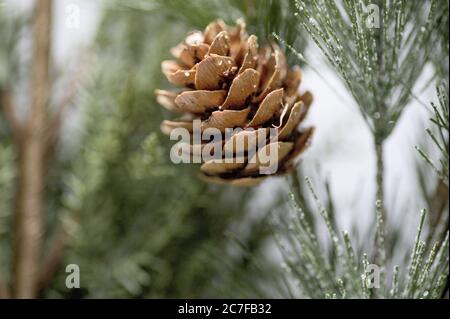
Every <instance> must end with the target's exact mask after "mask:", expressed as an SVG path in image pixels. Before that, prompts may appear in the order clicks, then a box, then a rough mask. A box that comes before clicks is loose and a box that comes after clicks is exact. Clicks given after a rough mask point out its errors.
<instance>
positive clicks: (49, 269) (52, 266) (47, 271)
mask: <svg viewBox="0 0 450 319" xmlns="http://www.w3.org/2000/svg"><path fill="white" fill-rule="evenodd" d="M67 239H68V235H67V232H66V231H65V230H64V229H61V230H59V231H58V232H57V233H56V236H55V238H54V239H53V242H52V243H51V246H50V252H49V254H48V256H47V258H46V259H45V261H44V263H43V265H42V268H41V270H40V273H39V291H43V290H44V289H45V288H47V287H48V285H49V284H50V282H51V280H52V278H53V277H54V275H55V273H56V272H57V270H58V268H59V266H60V264H61V261H62V259H63V257H64V250H65V247H66V243H67Z"/></svg>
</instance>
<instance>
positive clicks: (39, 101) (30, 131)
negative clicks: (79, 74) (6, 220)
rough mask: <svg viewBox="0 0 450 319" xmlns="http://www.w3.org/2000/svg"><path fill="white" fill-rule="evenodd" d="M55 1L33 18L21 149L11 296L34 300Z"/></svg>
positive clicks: (42, 1) (42, 3) (40, 5)
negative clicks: (31, 50)
mask: <svg viewBox="0 0 450 319" xmlns="http://www.w3.org/2000/svg"><path fill="white" fill-rule="evenodd" d="M51 21H52V0H38V1H36V6H35V9H34V16H33V26H32V32H33V55H32V63H31V72H30V101H31V106H30V112H29V114H28V116H27V121H26V127H25V128H24V134H23V135H24V136H23V141H22V143H21V147H20V148H19V156H18V178H17V189H16V193H15V196H16V207H15V212H14V234H13V240H14V246H13V267H12V269H13V274H12V296H13V297H14V298H35V297H36V296H37V293H38V284H39V277H38V276H39V265H40V262H41V260H40V259H41V252H42V233H43V231H42V228H43V218H42V213H43V190H44V185H45V164H44V154H45V127H46V120H47V112H48V102H49V95H50V87H51V82H50V76H49V69H50V51H51V30H52V22H51Z"/></svg>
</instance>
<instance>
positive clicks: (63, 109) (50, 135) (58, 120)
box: [46, 66, 83, 154]
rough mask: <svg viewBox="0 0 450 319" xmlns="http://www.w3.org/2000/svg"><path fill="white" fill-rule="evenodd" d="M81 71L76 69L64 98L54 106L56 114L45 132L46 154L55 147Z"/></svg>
mask: <svg viewBox="0 0 450 319" xmlns="http://www.w3.org/2000/svg"><path fill="white" fill-rule="evenodd" d="M82 70H83V68H82V67H81V66H80V67H77V71H76V72H75V73H74V74H73V75H72V79H71V80H70V81H69V83H68V85H67V88H66V90H65V92H66V94H64V96H63V97H62V98H61V100H60V101H59V102H58V103H57V104H56V106H55V109H56V113H55V115H54V116H53V118H52V119H51V121H50V124H49V125H48V127H47V131H46V152H47V153H48V154H51V153H52V151H53V149H54V147H55V144H56V142H57V140H58V136H59V132H60V129H61V125H62V121H63V119H64V115H65V114H66V113H67V111H68V110H69V106H70V105H71V104H72V101H73V98H74V97H75V95H76V93H77V91H78V90H77V85H78V82H79V79H80V77H81V73H82Z"/></svg>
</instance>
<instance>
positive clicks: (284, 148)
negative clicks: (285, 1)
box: [155, 20, 314, 186]
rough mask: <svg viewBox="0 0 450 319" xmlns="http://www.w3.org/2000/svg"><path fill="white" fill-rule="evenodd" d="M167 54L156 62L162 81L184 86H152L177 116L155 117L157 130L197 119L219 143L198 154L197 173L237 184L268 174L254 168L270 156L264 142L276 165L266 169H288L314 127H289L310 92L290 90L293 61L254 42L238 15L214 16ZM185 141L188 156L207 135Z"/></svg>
mask: <svg viewBox="0 0 450 319" xmlns="http://www.w3.org/2000/svg"><path fill="white" fill-rule="evenodd" d="M171 53H172V55H173V56H174V57H175V58H176V59H177V60H178V61H173V60H169V61H163V62H162V72H163V73H164V74H165V76H166V77H167V79H168V80H169V82H171V83H173V84H175V85H177V86H180V87H184V89H182V90H177V91H165V90H156V92H155V93H156V96H157V100H158V102H159V103H160V104H161V105H162V106H164V107H165V108H167V109H168V110H170V111H172V112H177V113H181V114H182V117H181V118H180V119H179V120H175V121H163V123H162V124H161V129H162V131H163V132H164V133H166V134H170V133H171V132H172V131H173V130H174V129H176V128H185V129H187V130H188V131H189V132H190V134H192V133H193V131H194V128H195V125H194V123H195V122H194V120H200V121H201V125H199V128H200V129H201V131H202V132H205V130H206V129H208V128H215V129H218V130H220V134H221V135H222V141H223V142H222V141H219V142H218V143H216V145H217V144H218V145H219V148H220V151H221V152H220V153H219V154H215V153H214V151H212V152H211V151H210V152H211V155H215V157H214V159H209V160H206V161H205V160H204V159H202V160H201V162H202V163H203V164H202V166H201V168H200V176H201V177H202V178H203V179H205V180H207V181H210V182H215V183H230V184H233V185H243V186H244V185H246V186H249V185H255V184H258V183H259V182H261V181H262V180H263V179H264V178H266V177H267V176H268V175H267V172H264V173H261V167H262V166H263V164H264V163H263V161H262V160H261V159H262V158H263V157H262V154H263V153H261V152H267V153H264V154H269V155H270V152H271V151H270V150H272V148H270V147H269V144H271V145H272V146H273V147H276V149H277V153H276V156H277V157H276V160H275V161H276V171H272V172H270V175H281V174H286V173H288V172H290V171H291V170H292V169H294V167H295V164H294V159H295V158H296V157H297V156H298V155H299V154H300V153H301V152H302V151H303V150H305V149H306V147H307V146H308V145H309V142H310V139H311V137H312V135H313V132H314V128H312V127H311V128H307V129H305V130H303V131H301V132H300V131H298V129H297V127H298V125H299V123H300V122H301V121H302V120H303V119H304V118H305V116H306V114H307V112H308V109H309V107H310V105H311V103H312V99H313V97H312V94H311V93H310V92H305V93H304V94H302V95H300V94H299V93H298V87H299V85H300V82H301V79H302V73H301V70H300V68H299V67H297V66H295V67H293V68H292V69H289V68H288V65H287V61H286V58H285V56H284V54H283V53H282V51H281V50H280V48H279V47H278V46H277V45H276V44H274V43H272V44H270V45H268V46H265V47H264V48H258V43H257V38H256V36H254V35H251V36H248V35H247V33H246V31H245V24H244V23H243V22H240V21H238V22H237V25H236V26H235V27H228V26H227V25H225V23H224V22H223V21H221V20H218V21H214V22H212V23H211V24H209V25H208V26H207V27H206V29H205V31H204V32H192V33H190V34H189V35H188V36H187V37H186V39H185V41H184V42H183V43H181V44H179V45H178V46H176V47H174V48H173V49H172V50H171ZM235 128H241V129H242V130H241V131H240V132H238V133H235V134H234V135H232V136H231V138H228V140H227V139H226V136H225V135H226V134H225V133H226V130H227V129H235ZM270 128H273V129H277V130H276V136H273V135H270V130H269V129H270ZM272 133H273V131H272ZM261 138H262V139H263V143H264V142H265V143H266V145H267V146H265V147H260V144H258V149H256V146H255V143H256V140H258V143H259V142H261ZM194 140H195V139H194ZM237 141H240V142H239V143H238V142H237ZM242 141H243V143H241V142H242ZM274 143H275V144H274ZM190 144H191V145H190V147H188V151H187V152H186V151H183V152H185V153H187V154H184V155H187V156H188V157H189V158H190V159H191V161H192V158H195V157H196V156H197V155H199V154H201V151H202V150H204V148H205V146H206V145H207V144H208V141H203V142H201V144H199V145H193V143H192V139H191V142H190ZM209 144H213V143H209ZM251 147H254V150H255V151H254V152H253V153H251V152H250V149H251ZM208 150H209V149H208ZM213 153H214V154H213ZM221 153H224V154H221ZM225 154H234V155H233V156H232V158H233V159H232V160H231V162H230V161H229V160H228V161H225V160H224V158H225ZM260 155H261V156H260ZM271 164H273V163H271Z"/></svg>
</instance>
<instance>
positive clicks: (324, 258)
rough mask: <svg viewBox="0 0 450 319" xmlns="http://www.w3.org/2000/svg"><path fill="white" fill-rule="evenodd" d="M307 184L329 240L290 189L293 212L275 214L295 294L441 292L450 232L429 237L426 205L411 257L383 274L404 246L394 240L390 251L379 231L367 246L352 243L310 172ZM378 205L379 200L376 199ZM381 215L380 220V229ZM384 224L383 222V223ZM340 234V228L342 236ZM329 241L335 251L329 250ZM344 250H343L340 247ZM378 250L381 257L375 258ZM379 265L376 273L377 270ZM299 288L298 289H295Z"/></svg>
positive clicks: (385, 295)
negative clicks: (426, 235)
mask: <svg viewBox="0 0 450 319" xmlns="http://www.w3.org/2000/svg"><path fill="white" fill-rule="evenodd" d="M305 186H307V188H308V192H309V193H310V195H311V198H312V199H313V201H314V202H315V203H316V204H317V205H316V211H315V215H316V216H317V217H318V216H321V218H322V222H323V224H324V226H325V227H326V230H327V235H328V236H327V237H328V244H327V243H326V242H322V241H321V240H319V239H318V238H319V237H320V236H319V233H318V232H319V230H318V229H316V228H313V227H311V226H310V225H309V223H308V221H306V220H305V217H304V212H303V210H302V209H301V208H300V203H298V202H297V201H298V200H297V199H296V197H295V196H294V195H293V193H292V192H291V193H290V196H289V197H290V203H291V210H290V214H289V216H287V217H286V216H285V214H284V213H283V214H280V215H277V222H278V223H279V225H280V226H281V228H279V229H280V231H279V233H277V235H276V242H277V245H278V247H279V248H280V251H281V252H282V256H283V259H284V262H283V265H284V273H285V277H286V279H285V282H288V283H289V282H291V283H292V282H295V283H296V285H297V286H298V288H299V289H298V290H297V294H296V295H294V297H296V298H299V297H300V298H304V297H306V298H332V299H334V298H439V297H441V294H442V293H443V290H444V287H445V283H446V278H447V277H448V258H449V252H448V245H449V237H448V232H447V236H446V238H445V239H444V241H443V242H442V243H434V244H433V245H431V246H430V244H429V243H427V242H425V241H424V240H423V239H422V236H423V232H424V224H425V217H426V211H425V210H422V211H421V213H420V221H419V225H418V228H417V233H416V236H415V242H414V246H413V247H412V250H411V254H410V258H409V261H408V262H407V263H406V264H403V265H400V266H398V265H396V266H394V267H393V270H392V272H391V273H386V274H384V272H385V270H386V269H387V266H388V265H390V264H391V262H392V256H393V255H396V254H398V253H402V247H401V246H394V250H393V251H392V252H391V251H390V252H389V254H388V253H387V252H386V251H385V250H384V248H383V246H384V236H383V237H381V236H380V237H378V238H382V239H381V240H380V239H377V240H376V241H375V242H374V243H373V245H372V246H371V248H369V251H367V252H362V251H361V249H360V247H359V245H358V246H357V247H356V249H355V248H354V244H353V243H352V240H351V235H350V234H349V233H348V232H347V231H341V230H339V228H338V227H337V226H334V225H333V226H332V223H331V222H330V220H329V218H328V212H327V210H326V209H325V208H324V207H323V205H322V204H321V201H320V198H319V196H318V195H317V192H316V191H315V188H314V186H313V184H312V181H311V179H310V178H308V177H306V178H305ZM377 206H380V203H378V202H377ZM381 223H382V220H380V219H379V220H377V224H376V227H377V231H378V228H380V227H382V226H381ZM383 229H384V227H383ZM337 234H342V235H341V236H338V235H337ZM330 246H331V247H332V248H333V249H334V251H335V252H337V253H336V254H332V255H329V254H326V253H325V252H326V251H327V248H330ZM339 252H340V253H339ZM377 256H378V258H376V257H377ZM373 269H375V270H376V271H378V272H379V273H378V275H379V277H378V280H377V276H374V271H373ZM292 291H295V290H292Z"/></svg>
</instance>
